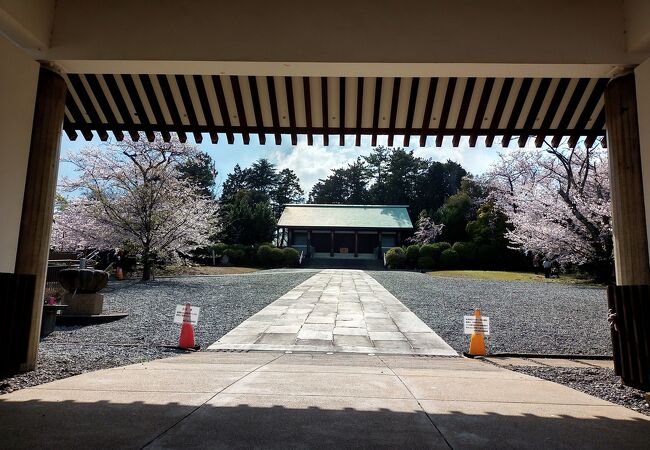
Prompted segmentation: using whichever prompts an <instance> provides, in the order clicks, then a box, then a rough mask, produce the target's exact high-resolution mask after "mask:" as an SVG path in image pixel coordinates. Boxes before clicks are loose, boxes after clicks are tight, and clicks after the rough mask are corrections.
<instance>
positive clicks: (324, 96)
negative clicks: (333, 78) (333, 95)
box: [320, 77, 330, 146]
mask: <svg viewBox="0 0 650 450" xmlns="http://www.w3.org/2000/svg"><path fill="white" fill-rule="evenodd" d="M320 90H321V106H322V111H323V145H325V146H328V145H329V144H330V136H329V108H328V105H329V95H328V93H327V77H321V79H320Z"/></svg>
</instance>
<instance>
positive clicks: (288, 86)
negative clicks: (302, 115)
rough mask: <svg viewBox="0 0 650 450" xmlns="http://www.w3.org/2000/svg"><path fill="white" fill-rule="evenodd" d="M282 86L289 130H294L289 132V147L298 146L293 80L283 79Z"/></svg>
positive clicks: (290, 78) (289, 78)
mask: <svg viewBox="0 0 650 450" xmlns="http://www.w3.org/2000/svg"><path fill="white" fill-rule="evenodd" d="M284 86H285V90H286V91H287V108H288V111H289V129H290V130H294V131H292V132H291V145H297V144H298V135H297V134H296V132H295V129H296V104H295V103H294V100H293V78H292V77H284Z"/></svg>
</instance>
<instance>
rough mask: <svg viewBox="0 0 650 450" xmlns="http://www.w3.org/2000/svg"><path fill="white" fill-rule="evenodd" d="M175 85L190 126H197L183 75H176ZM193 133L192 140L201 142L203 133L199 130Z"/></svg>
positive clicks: (197, 122)
mask: <svg viewBox="0 0 650 450" xmlns="http://www.w3.org/2000/svg"><path fill="white" fill-rule="evenodd" d="M175 79H176V85H177V86H178V92H179V94H180V95H181V101H182V102H183V107H184V108H185V113H186V114H187V120H188V122H189V123H190V125H191V126H192V128H196V129H197V130H198V128H199V121H198V119H197V118H196V111H194V105H193V104H192V97H191V96H190V90H189V88H188V87H187V81H186V80H185V75H176V76H175ZM192 134H193V135H194V142H196V143H197V144H200V143H201V142H203V135H202V134H201V133H200V132H199V131H195V132H193V133H192Z"/></svg>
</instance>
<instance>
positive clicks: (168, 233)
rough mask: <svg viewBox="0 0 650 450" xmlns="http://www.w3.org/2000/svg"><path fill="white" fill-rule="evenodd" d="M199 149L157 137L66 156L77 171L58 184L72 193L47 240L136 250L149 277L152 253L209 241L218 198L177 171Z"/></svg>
mask: <svg viewBox="0 0 650 450" xmlns="http://www.w3.org/2000/svg"><path fill="white" fill-rule="evenodd" d="M198 154H199V151H198V149H197V148H196V147H195V146H193V145H190V144H183V143H181V142H180V141H179V140H178V139H177V138H176V137H173V138H172V140H171V142H164V141H163V140H162V138H161V137H160V136H156V140H155V141H154V142H147V140H146V139H140V140H139V141H131V140H127V139H125V140H124V141H122V142H118V143H111V144H108V145H106V146H103V147H101V148H99V147H87V148H84V149H82V150H81V151H79V152H76V153H72V154H69V155H68V156H67V159H66V161H68V162H70V163H72V164H73V165H74V166H75V167H76V171H77V173H78V177H77V178H75V179H70V178H64V179H63V180H62V182H61V183H60V189H61V190H62V191H63V192H67V193H68V194H69V195H70V199H69V200H68V201H67V202H65V203H64V204H63V205H62V206H61V207H60V208H58V210H57V211H56V213H55V216H54V226H53V233H52V245H53V246H54V247H58V248H62V249H79V248H102V249H106V248H115V247H124V246H127V247H129V248H133V249H135V250H136V251H138V252H139V253H140V254H141V256H142V264H143V274H142V279H143V280H148V279H150V277H151V267H152V263H153V256H154V255H156V254H157V255H165V254H170V253H173V252H175V251H185V250H190V249H192V248H196V247H199V246H203V245H206V244H208V243H209V237H210V235H211V234H212V233H214V229H215V226H216V217H217V216H216V211H217V207H216V203H215V201H214V200H212V199H211V198H209V197H207V196H205V195H202V194H201V192H200V190H198V189H197V187H196V186H193V185H192V184H191V182H190V181H188V180H187V179H186V178H184V177H182V176H181V174H180V172H179V167H180V166H181V165H182V164H187V162H188V161H191V160H192V159H193V158H195V157H196V155H198Z"/></svg>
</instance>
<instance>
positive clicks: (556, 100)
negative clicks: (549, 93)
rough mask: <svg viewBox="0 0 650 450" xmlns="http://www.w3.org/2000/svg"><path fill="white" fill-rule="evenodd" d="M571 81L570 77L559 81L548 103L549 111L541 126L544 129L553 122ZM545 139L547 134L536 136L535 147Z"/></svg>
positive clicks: (539, 145) (540, 144)
mask: <svg viewBox="0 0 650 450" xmlns="http://www.w3.org/2000/svg"><path fill="white" fill-rule="evenodd" d="M569 81H571V80H570V79H569V78H561V79H560V80H559V81H558V84H557V87H556V88H555V93H554V94H553V98H552V99H551V102H550V103H549V105H548V111H547V113H546V115H545V116H544V119H543V120H542V126H541V128H542V129H548V128H550V126H551V124H552V123H553V119H555V115H556V111H557V109H558V107H559V106H560V103H561V102H562V99H563V98H564V93H565V92H566V90H567V88H568V87H569ZM545 140H546V135H545V134H538V135H537V137H535V147H537V148H540V147H541V146H542V144H543V143H544V141H545Z"/></svg>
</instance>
